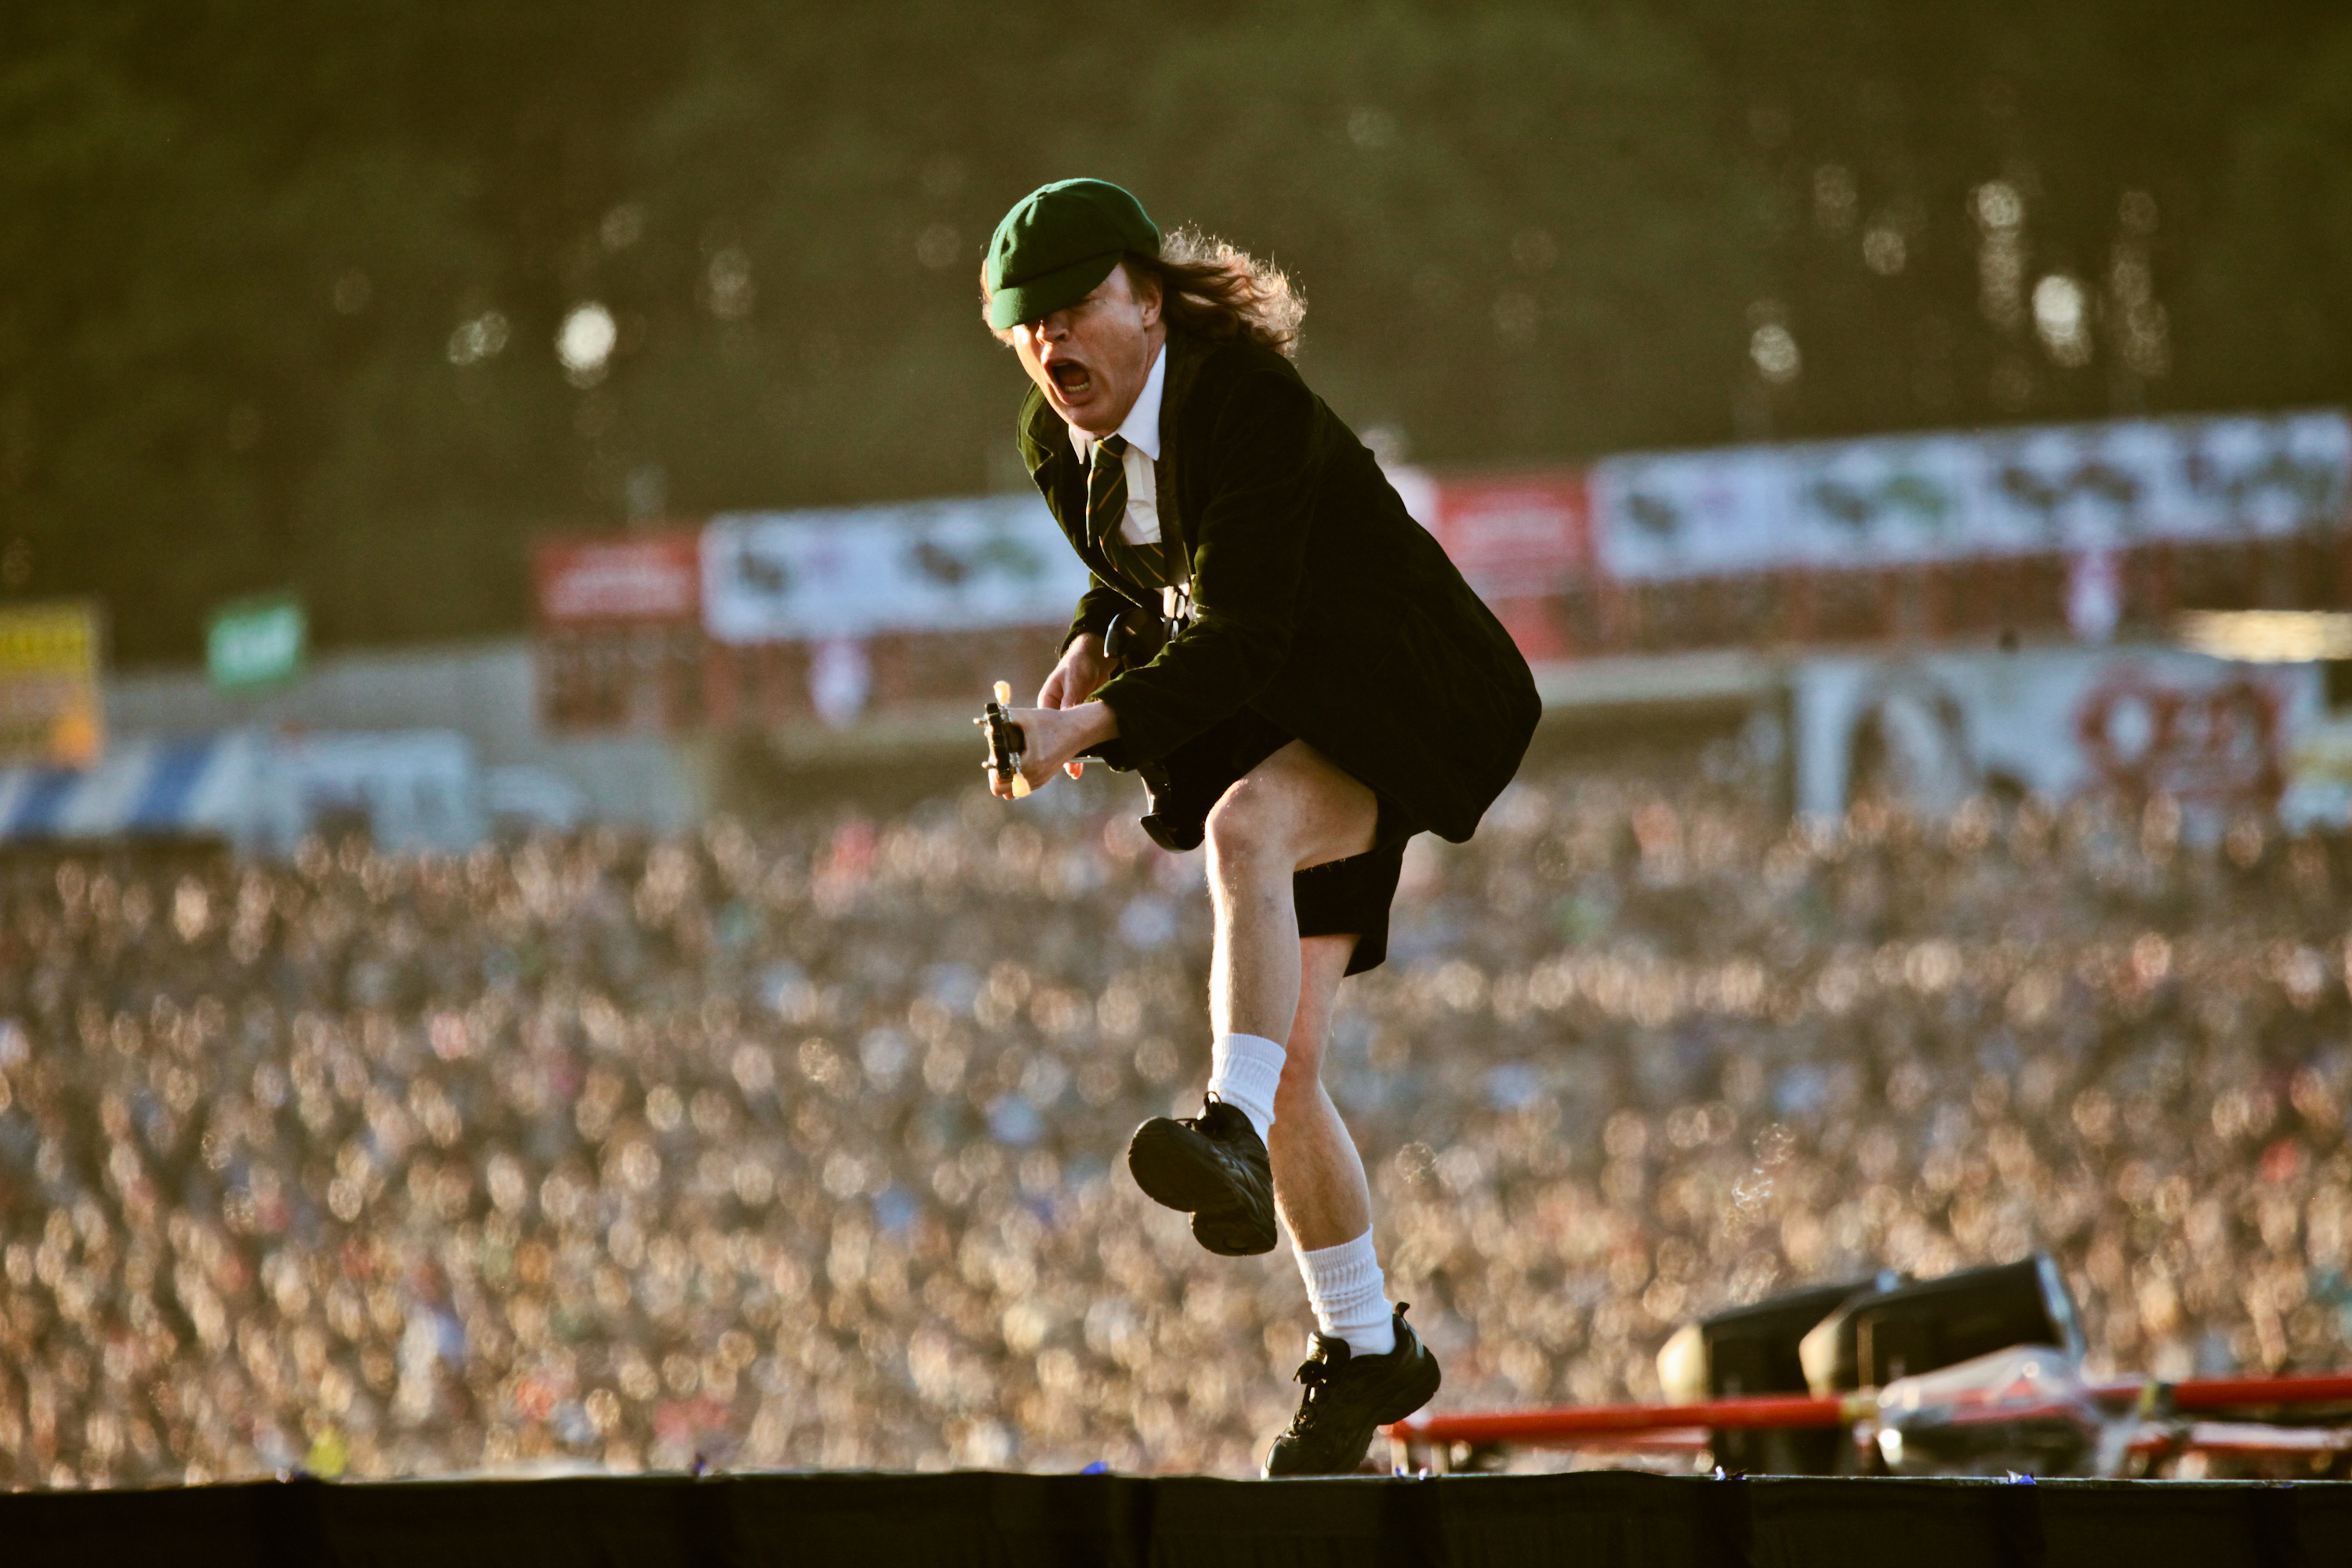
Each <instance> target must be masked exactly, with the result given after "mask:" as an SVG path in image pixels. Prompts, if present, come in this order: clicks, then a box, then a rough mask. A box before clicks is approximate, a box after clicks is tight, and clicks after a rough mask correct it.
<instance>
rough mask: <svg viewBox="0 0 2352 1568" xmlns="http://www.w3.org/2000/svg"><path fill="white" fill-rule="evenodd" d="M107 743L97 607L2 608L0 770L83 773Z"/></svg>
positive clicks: (69, 603)
mask: <svg viewBox="0 0 2352 1568" xmlns="http://www.w3.org/2000/svg"><path fill="white" fill-rule="evenodd" d="M105 745H106V700H105V693H104V690H103V689H102V687H101V686H100V682H99V628H98V608H97V606H96V605H90V604H87V603H81V602H68V603H63V604H47V605H0V765H16V764H21V763H47V764H48V765H50V766H53V767H68V768H86V767H88V766H89V765H90V764H91V763H95V762H97V761H98V759H99V754H100V752H102V751H104V750H105Z"/></svg>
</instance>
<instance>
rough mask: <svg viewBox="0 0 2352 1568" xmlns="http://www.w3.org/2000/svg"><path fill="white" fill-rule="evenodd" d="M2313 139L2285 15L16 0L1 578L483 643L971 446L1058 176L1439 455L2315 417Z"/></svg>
mask: <svg viewBox="0 0 2352 1568" xmlns="http://www.w3.org/2000/svg"><path fill="white" fill-rule="evenodd" d="M2347 153H2352V19H2347V18H2345V17H2343V16H2341V14H2340V11H2339V8H2337V7H2335V6H2331V5H2325V4H2321V3H2319V0H2280V3H2274V4H2270V5H2257V6H2255V7H2253V8H2252V9H2251V10H2248V11H2238V10H2235V9H2231V8H2221V7H2214V6H2210V5H2189V4H2186V3H2182V0H2043V3H2041V4H2027V3H2025V0H1996V3H1991V4H1980V5H1973V6H1969V7H1965V8H1956V7H1939V6H1922V5H1897V4H1895V3H1893V0H1882V3H1879V4H1873V5H1863V4H1855V3H1851V0H1777V3H1774V4H1769V5H1759V4H1758V3H1757V0H1628V3H1623V4H1609V5H1603V4H1598V3H1596V4H1591V5H1557V4H1555V5H1537V4H1507V3H1480V0H1451V3H1447V4H1434V3H1433V4H1425V5H1413V4H1376V5H1370V6H1366V5H1340V4H1338V3H1336V0H1328V3H1327V0H1299V3H1297V4H1286V5H1241V4H1220V5H1193V6H1168V5H1154V6H1145V5H1133V4H1124V3H1121V0H1108V3H1102V4H1096V5H1076V4H1068V3H1065V0H1047V3H1045V4H1036V5H1019V6H1003V5H978V4H974V3H972V0H928V3H914V4H903V5H871V6H846V7H817V6H814V5H809V6H796V5H768V6H753V5H744V4H737V5H719V4H715V3H712V0H675V3H673V4H671V5H666V6H657V7H649V6H646V5H640V4H619V3H616V0H572V4H570V5H561V6H558V5H546V4H539V5H520V4H513V3H502V0H469V3H466V4H459V3H457V0H399V3H394V0H347V3H346V4H343V5H338V6H333V7H315V6H311V7H304V6H296V5H291V4H287V3H284V0H279V3H277V4H268V3H263V0H185V3H183V4H177V5H152V4H151V5H122V4H105V3H100V0H79V3H66V0H17V3H16V4H15V5H10V6H8V7H6V8H5V11H0V593H5V595H10V596H16V597H29V596H47V595H56V594H64V593H94V594H96V595H100V597H101V598H103V599H104V601H105V602H106V603H107V605H109V608H110V614H111V616H112V620H113V627H114V638H115V645H116V650H117V653H118V656H119V657H120V658H122V659H124V660H126V661H131V662H137V661H142V660H151V659H161V658H187V657H191V656H192V655H193V654H194V652H195V649H196V647H197V644H198V638H199V635H200V628H201V626H202V622H203V618H204V616H205V611H206V609H207V608H208V607H209V606H210V605H213V604H215V603H216V602H217V601H219V600H220V599H223V598H226V597H228V596H230V595H236V594H239V593H244V592H248V591H252V590H255V589H259V588H267V587H274V586H278V585H282V584H291V585H293V586H295V587H297V588H298V589H299V590H300V591H301V593H302V594H303V595H305V596H306V597H307V598H308V600H309V601H310V605H311V606H312V610H313V615H314V619H315V623H316V625H317V626H318V627H319V629H320V635H321V636H322V637H323V639H324V640H326V641H328V642H331V643H354V642H383V641H397V640H410V639H427V638H441V637H463V636H471V635H480V634H486V633H493V632H499V631H505V630H509V629H512V628H514V627H516V626H520V625H521V624H522V621H523V619H524V616H525V595H526V584H525V577H524V566H525V561H526V558H527V552H528V548H529V544H530V541H531V540H532V539H533V538H534V537H536V536H538V535H540V534H542V533H545V532H547V531H553V530H559V529H588V528H609V527H613V526H617V525H618V524H620V523H621V522H623V521H625V520H630V519H649V518H658V517H665V516H693V515H698V514H701V513H704V512H708V511H709V510H716V509H723V508H733V507H789V506H800V505H811V504H826V503H836V502H845V501H854V500H887V499H893V498H901V497H910V496H920V495H932V494H941V493H953V492H958V491H970V490H973V489H982V488H988V487H993V486H1001V485H1003V484H1005V483H1007V482H1008V476H1007V473H1006V468H1007V467H1008V464H1009V462H1010V453H1009V447H1008V443H1007V435H1008V431H1009V426H1010V422H1011V417H1012V412H1013V405H1014V403H1015V401H1016V399H1017V396H1018V394H1019V384H1018V380H1017V374H1016V373H1015V372H1014V371H1013V367H1012V366H1011V365H1010V363H1007V360H1006V358H1005V355H1004V353H1003V351H1002V350H1000V349H998V348H997V347H996V346H995V345H994V344H993V342H991V340H990V339H989V338H988V337H987V336H986V334H985V333H984V332H983V331H982V329H981V327H980V325H979V323H978V320H977V308H978V300H977V285H976V280H975V279H976V273H977V268H978V264H979V258H980V251H981V247H982V243H983V242H984V240H985V238H986V237H987V233H988V230H989V228H990V227H991V226H992V224H993V222H994V220H995V219H996V217H997V216H999V215H1000V214H1001V213H1002V212H1003V209H1004V207H1005V206H1006V205H1009V204H1010V203H1011V202H1012V201H1013V199H1014V198H1015V197H1017V196H1018V195H1021V194H1022V193H1023V192H1024V191H1026V190H1028V189H1029V188H1031V187H1032V186H1034V185H1035V184H1039V183H1041V182H1042V181H1044V180H1046V179H1051V178H1056V177H1060V176H1063V175H1066V174H1073V173H1077V172H1089V173H1097V174H1104V175H1107V176H1108V177H1111V178H1115V179H1118V180H1121V181H1122V182H1125V183H1128V184H1130V185H1131V186H1132V187H1133V188H1134V189H1136V190H1137V191H1138V193H1139V194H1140V195H1142V196H1143V198H1144V200H1145V202H1146V204H1147V205H1149V206H1150V209H1151V211H1152V213H1153V215H1154V216H1156V217H1157V218H1159V219H1160V222H1162V223H1163V224H1168V225H1173V224H1175V223H1178V222H1195V223H1198V224H1201V225H1202V226H1205V227H1207V228H1209V229H1211V230H1212V231H1213V232H1218V233H1222V234H1225V235H1227V236H1229V237H1233V238H1234V239H1236V240H1237V241H1240V242H1242V243H1244V244H1245V245H1247V246H1249V247H1252V248H1254V249H1257V250H1260V251H1265V252H1271V253H1272V254H1273V255H1274V256H1275V257H1276V258H1277V259H1279V260H1280V261H1282V262H1283V263H1284V264H1285V265H1286V266H1287V267H1289V268H1291V269H1292V270H1293V272H1294V274H1295V276H1297V278H1298V279H1299V280H1300V281H1301V282H1302V283H1303V285H1304V287H1305V289H1306V290H1307V295H1308V297H1309V298H1310V300H1312V301H1313V307H1314V308H1313V310H1312V311H1311V313H1310V314H1309V317H1308V321H1307V347H1306V351H1305V354H1304V363H1306V365H1307V370H1308V374H1309V375H1310V377H1311V378H1312V379H1313V381H1314V382H1315V384H1316V385H1317V386H1318V389H1319V390H1321V391H1322V392H1323V393H1324V394H1325V395H1326V396H1327V397H1328V398H1329V399H1330V400H1331V401H1332V402H1333V403H1334V405H1336V406H1338V407H1339V410H1340V411H1341V413H1342V414H1344V415H1345V416H1348V417H1349V418H1350V419H1352V420H1354V421H1356V422H1357V424H1358V425H1359V426H1360V427H1361V428H1367V429H1370V428H1373V427H1379V428H1380V430H1381V438H1382V439H1384V440H1386V441H1388V442H1390V443H1391V444H1392V445H1394V446H1399V447H1406V448H1408V449H1409V451H1410V455H1411V456H1412V457H1413V458H1416V459H1418V460H1422V461H1426V462H1430V463H1434V464H1441V465H1450V466H1476V465H1507V464H1521V463H1539V462H1558V461H1565V460H1572V459H1576V458H1583V457H1589V456H1591V455H1593V454H1596V453H1600V452H1604V451H1609V450H1615V449H1622V448H1625V447H1639V446H1660V445H1693V444H1704V443H1711V442H1721V441H1727V440H1733V439H1740V438H1755V437H1796V436H1813V435H1832V434H1852V433H1860V432H1867V431H1874V430H1883V429H1893V428H1906V427H1924V426H1951V425H1962V424H1976V423H1987V422H1997V421H2014V420H2045V419H2062V418H2076V417H2095V416H2105V415H2109V414H2113V413H2119V412H2134V411H2141V410H2147V411H2159V412H2161V411H2169V410H2184V411H2185V410H2202V409H2210V408H2223V407H2246V406H2264V405H2297V404H2307V403H2314V402H2326V401H2330V400H2335V399H2338V398H2340V397H2342V396H2343V395H2344V392H2345V388H2346V387H2347V384H2352V158H2348V157H2347ZM590 303H593V304H595V305H599V306H602V307H603V308H604V310H606V311H607V312H609V314H610V317H611V319H612V321H614V325H615V327H616V329H617V338H616V342H615V344H614V350H613V353H612V354H611V357H610V359H609V361H608V362H607V363H604V365H603V366H602V367H601V369H598V370H592V371H588V372H585V373H581V372H578V371H576V370H575V371H574V372H572V373H569V374H568V373H567V371H566V368H565V367H564V365H562V363H559V361H558V358H557V355H556V353H555V341H556V336H557V333H558V331H559V327H560V325H561V323H562V321H563V320H564V319H565V317H566V316H567V314H568V313H570V312H571V311H572V310H575V309H577V308H579V307H581V306H583V305H586V304H590Z"/></svg>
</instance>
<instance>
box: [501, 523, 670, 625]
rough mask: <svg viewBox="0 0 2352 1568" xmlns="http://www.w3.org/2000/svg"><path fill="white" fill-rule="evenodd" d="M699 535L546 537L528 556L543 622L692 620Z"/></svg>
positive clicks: (645, 622)
mask: <svg viewBox="0 0 2352 1568" xmlns="http://www.w3.org/2000/svg"><path fill="white" fill-rule="evenodd" d="M701 549H702V546H701V534H700V533H699V532H698V531H693V530H684V529H681V530H678V531H675V532H670V533H657V534H624V535H620V536H617V537H612V538H599V539H551V540H547V541H544V542H541V544H540V546H539V548H538V550H537V552H535V553H534V554H533V556H532V561H531V566H532V578H533V586H534V588H535V590H536V592H535V594H534V595H533V597H534V600H535V602H536V605H537V607H538V611H539V619H540V624H541V625H542V626H621V625H638V626H642V625H650V624H674V625H685V626H691V625H693V624H694V622H695V621H696V620H697V618H698V616H699V614H700V611H701V599H702V557H701Z"/></svg>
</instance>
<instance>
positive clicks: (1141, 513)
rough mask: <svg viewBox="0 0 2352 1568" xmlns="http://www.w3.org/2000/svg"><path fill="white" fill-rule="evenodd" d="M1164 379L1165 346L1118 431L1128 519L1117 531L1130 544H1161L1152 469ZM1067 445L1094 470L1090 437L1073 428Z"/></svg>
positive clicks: (1157, 493)
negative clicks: (1122, 443) (1124, 445)
mask: <svg viewBox="0 0 2352 1568" xmlns="http://www.w3.org/2000/svg"><path fill="white" fill-rule="evenodd" d="M1167 376H1168V345H1167V344H1166V343H1161V344H1160V352H1159V353H1156V354H1154V355H1153V356H1152V358H1151V374H1149V375H1147V376H1145V377H1144V378H1143V390H1142V391H1141V392H1139V393H1138V394H1136V396H1135V406H1134V407H1132V408H1130V409H1129V410H1128V411H1127V418H1126V419H1125V420H1124V421H1122V422H1121V423H1120V425H1119V427H1118V434H1119V435H1120V436H1121V437H1124V438H1125V439H1126V441H1127V451H1126V452H1125V453H1124V454H1123V455H1122V456H1121V458H1120V461H1121V462H1123V463H1124V464H1125V465H1126V467H1127V516H1126V517H1125V518H1123V519H1121V520H1120V521H1119V525H1118V531H1119V534H1120V537H1122V538H1124V539H1125V540H1126V541H1127V542H1129V544H1157V543H1159V542H1160V485H1159V481H1158V480H1157V479H1155V478H1154V477H1153V476H1154V475H1155V474H1156V472H1157V471H1158V470H1157V469H1155V468H1153V466H1152V465H1154V464H1155V463H1157V462H1159V460H1160V387H1161V385H1162V384H1163V383H1165V381H1166V380H1167ZM1070 445H1071V447H1073V448H1075V449H1076V452H1077V454H1078V461H1079V462H1081V463H1083V464H1086V465H1087V466H1088V467H1091V466H1093V463H1094V460H1095V438H1094V437H1092V436H1089V435H1087V433H1086V432H1085V431H1084V430H1081V429H1079V428H1078V427H1077V426H1075V425H1073V426H1070Z"/></svg>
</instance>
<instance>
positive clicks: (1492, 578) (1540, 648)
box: [1399, 470, 1592, 659]
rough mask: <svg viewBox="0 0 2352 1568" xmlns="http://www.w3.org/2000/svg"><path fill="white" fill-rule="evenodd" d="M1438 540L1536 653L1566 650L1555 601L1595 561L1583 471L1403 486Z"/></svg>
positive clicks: (1545, 655) (1524, 646) (1522, 644)
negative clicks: (1553, 610)
mask: <svg viewBox="0 0 2352 1568" xmlns="http://www.w3.org/2000/svg"><path fill="white" fill-rule="evenodd" d="M1399 489H1400V491H1401V492H1402V493H1404V494H1405V495H1406V497H1407V500H1408V503H1409V504H1411V505H1412V506H1413V507H1414V515H1415V516H1416V517H1417V518H1420V519H1422V520H1423V524H1424V526H1426V527H1427V528H1428V529H1429V531H1430V532H1431V533H1432V534H1433V535H1434V536H1435V537H1436V539H1437V542H1438V543H1440V544H1441V545H1443V546H1444V548H1445V553H1446V554H1447V555H1448V556H1449V557H1451V558H1452V560H1453V562H1454V565H1456V566H1457V567H1459V568H1461V571H1462V574H1463V576H1464V577H1465V578H1467V579H1468V580H1469V582H1470V584H1471V585H1472V586H1473V587H1475V588H1476V589H1477V591H1478V593H1479V595H1480V596H1481V597H1483V598H1484V599H1485V600H1486V603H1487V605H1489V606H1490V607H1491V608H1492V609H1493V610H1494V612H1495V614H1496V617H1497V618H1498V619H1500V620H1501V621H1502V623H1503V625H1504V626H1505V627H1506V628H1507V630H1508V631H1509V632H1510V634H1511V637H1512V638H1513V640H1515V641H1516V642H1517V644H1518V645H1519V651H1520V652H1522V653H1524V654H1525V655H1527V657H1528V658H1534V659H1553V658H1565V657H1566V656H1567V655H1568V653H1569V651H1570V650H1569V648H1568V646H1567V644H1566V641H1565V639H1564V638H1563V637H1561V635H1560V631H1559V621H1558V618H1557V617H1556V616H1554V615H1553V614H1552V613H1551V601H1552V599H1553V598H1554V597H1555V596H1556V595H1559V593H1561V592H1562V591H1563V590H1564V589H1566V588H1568V587H1569V586H1570V584H1573V583H1574V582H1575V581H1576V580H1577V579H1579V578H1580V577H1583V576H1586V575H1588V574H1590V573H1591V565H1592V527H1591V500H1590V497H1589V494H1588V491H1587V489H1586V484H1585V477H1584V475H1583V474H1582V473H1581V472H1580V471H1575V470H1568V471H1554V472H1550V473H1531V474H1512V475H1476V476H1464V477H1449V478H1446V479H1435V480H1427V481H1425V482H1424V484H1423V488H1422V489H1420V490H1419V491H1417V492H1416V491H1412V490H1407V489H1406V488H1405V487H1404V486H1403V485H1400V486H1399Z"/></svg>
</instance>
